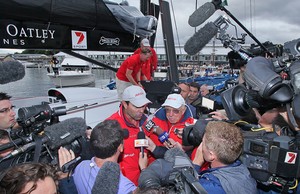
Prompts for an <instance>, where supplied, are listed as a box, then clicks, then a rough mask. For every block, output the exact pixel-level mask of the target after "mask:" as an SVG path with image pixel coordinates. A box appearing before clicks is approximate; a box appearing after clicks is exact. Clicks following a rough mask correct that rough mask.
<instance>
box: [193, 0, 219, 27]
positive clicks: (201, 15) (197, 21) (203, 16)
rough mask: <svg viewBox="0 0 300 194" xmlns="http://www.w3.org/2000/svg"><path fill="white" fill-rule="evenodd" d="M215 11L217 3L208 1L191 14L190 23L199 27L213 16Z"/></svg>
mask: <svg viewBox="0 0 300 194" xmlns="http://www.w3.org/2000/svg"><path fill="white" fill-rule="evenodd" d="M215 11H216V7H215V5H214V4H213V3H211V2H206V3H204V4H203V5H202V6H201V7H199V8H198V9H197V10H196V11H194V13H193V14H192V15H190V17H189V21H188V23H189V25H190V26H192V27H197V26H199V25H201V24H202V23H203V22H205V21H206V20H207V19H208V18H209V17H210V16H212V15H213V14H214V13H215Z"/></svg>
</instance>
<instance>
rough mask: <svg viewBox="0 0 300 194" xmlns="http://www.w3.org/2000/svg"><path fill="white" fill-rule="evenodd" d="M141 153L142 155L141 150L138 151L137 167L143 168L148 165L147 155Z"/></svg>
mask: <svg viewBox="0 0 300 194" xmlns="http://www.w3.org/2000/svg"><path fill="white" fill-rule="evenodd" d="M142 155H143V154H142V152H140V156H139V167H140V169H141V170H144V169H145V168H147V166H148V156H147V154H144V157H143V156H142Z"/></svg>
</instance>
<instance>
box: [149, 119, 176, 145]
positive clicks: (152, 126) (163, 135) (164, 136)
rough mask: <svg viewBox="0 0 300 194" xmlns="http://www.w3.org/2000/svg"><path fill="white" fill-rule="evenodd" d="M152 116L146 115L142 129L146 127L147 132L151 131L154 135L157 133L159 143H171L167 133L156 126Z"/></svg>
mask: <svg viewBox="0 0 300 194" xmlns="http://www.w3.org/2000/svg"><path fill="white" fill-rule="evenodd" d="M152 118H153V117H150V116H149V117H148V119H147V122H146V124H145V125H144V126H143V127H144V129H146V130H147V131H149V132H151V131H152V132H153V133H155V134H156V135H158V139H159V141H160V142H161V143H164V142H165V141H166V142H167V143H168V144H171V142H170V141H169V134H168V133H167V132H165V131H163V130H162V129H161V128H160V127H158V126H157V125H156V124H155V123H154V121H153V120H152Z"/></svg>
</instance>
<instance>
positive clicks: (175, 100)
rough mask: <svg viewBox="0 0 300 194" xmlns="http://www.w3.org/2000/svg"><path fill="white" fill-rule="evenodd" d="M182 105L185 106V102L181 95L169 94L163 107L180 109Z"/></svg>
mask: <svg viewBox="0 0 300 194" xmlns="http://www.w3.org/2000/svg"><path fill="white" fill-rule="evenodd" d="M182 105H185V101H184V99H183V97H182V96H181V95H180V94H169V95H168V97H167V99H166V100H165V102H164V103H163V104H162V105H161V106H170V107H173V108H180V107H181V106H182Z"/></svg>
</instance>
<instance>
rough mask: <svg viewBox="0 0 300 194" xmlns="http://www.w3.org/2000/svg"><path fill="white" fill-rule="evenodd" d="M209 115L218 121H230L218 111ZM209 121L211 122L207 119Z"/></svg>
mask: <svg viewBox="0 0 300 194" xmlns="http://www.w3.org/2000/svg"><path fill="white" fill-rule="evenodd" d="M209 115H211V118H214V119H217V120H228V117H227V116H226V115H224V114H222V113H221V112H218V111H214V112H211V113H209ZM207 120H210V119H207Z"/></svg>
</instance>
